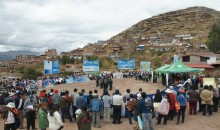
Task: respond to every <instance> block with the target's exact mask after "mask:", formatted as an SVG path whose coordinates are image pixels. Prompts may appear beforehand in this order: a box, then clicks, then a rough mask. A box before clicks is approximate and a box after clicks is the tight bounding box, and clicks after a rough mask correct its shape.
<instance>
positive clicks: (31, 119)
mask: <svg viewBox="0 0 220 130" xmlns="http://www.w3.org/2000/svg"><path fill="white" fill-rule="evenodd" d="M36 106H37V101H36V98H34V95H32V94H31V95H29V97H28V98H27V99H26V100H25V102H24V109H25V110H26V118H27V130H30V126H32V130H33V129H36V128H35V117H36V113H35V111H36Z"/></svg>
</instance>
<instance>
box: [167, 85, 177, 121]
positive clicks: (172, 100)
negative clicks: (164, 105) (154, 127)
mask: <svg viewBox="0 0 220 130" xmlns="http://www.w3.org/2000/svg"><path fill="white" fill-rule="evenodd" d="M165 92H166V93H167V94H168V95H167V97H166V98H167V99H168V101H170V102H169V103H170V108H169V114H168V119H169V120H173V118H174V116H175V105H176V98H175V95H174V94H173V93H172V91H171V90H170V89H166V91H165Z"/></svg>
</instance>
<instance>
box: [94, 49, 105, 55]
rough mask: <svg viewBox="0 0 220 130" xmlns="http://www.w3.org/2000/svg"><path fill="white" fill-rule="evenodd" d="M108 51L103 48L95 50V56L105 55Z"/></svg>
mask: <svg viewBox="0 0 220 130" xmlns="http://www.w3.org/2000/svg"><path fill="white" fill-rule="evenodd" d="M105 52H106V50H105V49H103V48H94V49H93V54H96V55H99V54H105Z"/></svg>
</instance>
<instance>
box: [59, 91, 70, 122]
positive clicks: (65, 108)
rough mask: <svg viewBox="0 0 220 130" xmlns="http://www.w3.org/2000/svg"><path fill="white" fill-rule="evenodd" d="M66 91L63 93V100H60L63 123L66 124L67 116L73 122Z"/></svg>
mask: <svg viewBox="0 0 220 130" xmlns="http://www.w3.org/2000/svg"><path fill="white" fill-rule="evenodd" d="M65 94H66V93H65V91H64V92H62V93H61V96H62V97H61V99H60V107H61V113H62V121H63V122H65V116H68V118H69V120H70V122H72V117H71V115H70V111H69V101H68V99H67V98H66V96H65Z"/></svg>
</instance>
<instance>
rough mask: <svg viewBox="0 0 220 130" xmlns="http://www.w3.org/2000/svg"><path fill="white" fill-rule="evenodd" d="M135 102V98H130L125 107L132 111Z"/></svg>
mask: <svg viewBox="0 0 220 130" xmlns="http://www.w3.org/2000/svg"><path fill="white" fill-rule="evenodd" d="M135 104H136V100H135V99H131V100H130V101H129V102H128V103H127V105H126V107H127V108H128V110H129V111H133V110H134V106H135Z"/></svg>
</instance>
